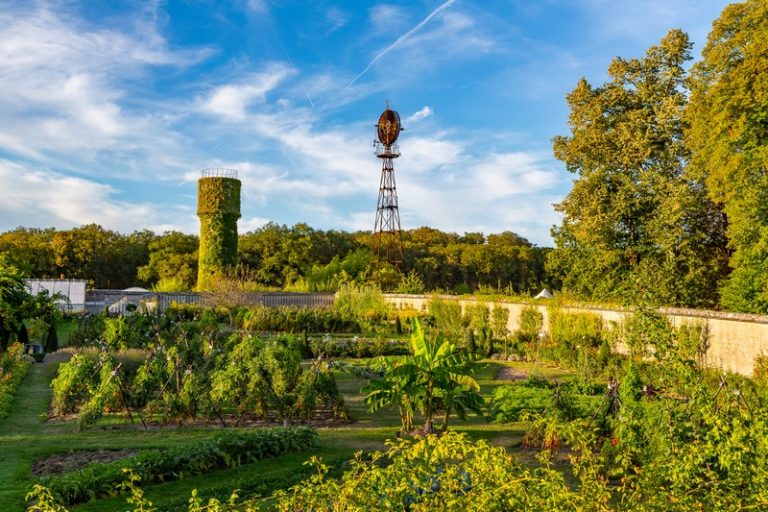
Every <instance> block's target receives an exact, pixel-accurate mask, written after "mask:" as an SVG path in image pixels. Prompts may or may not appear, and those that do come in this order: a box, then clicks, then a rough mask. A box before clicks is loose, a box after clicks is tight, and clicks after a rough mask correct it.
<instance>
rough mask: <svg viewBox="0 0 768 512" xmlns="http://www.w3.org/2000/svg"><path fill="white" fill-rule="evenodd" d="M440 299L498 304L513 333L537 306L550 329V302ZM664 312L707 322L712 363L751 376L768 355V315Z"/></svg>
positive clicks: (423, 300) (613, 319)
mask: <svg viewBox="0 0 768 512" xmlns="http://www.w3.org/2000/svg"><path fill="white" fill-rule="evenodd" d="M439 297H440V298H441V299H446V300H455V301H457V302H458V303H459V304H461V307H462V310H463V309H464V307H465V306H466V305H467V304H472V303H476V302H486V303H487V304H488V307H489V308H493V307H494V306H496V305H500V306H503V307H505V308H507V309H508V310H509V322H508V323H507V328H508V329H509V331H510V332H514V331H516V330H518V329H519V327H520V312H521V311H522V310H523V309H524V308H526V307H531V306H533V307H536V308H537V309H538V310H539V311H541V313H542V314H543V316H544V330H545V331H548V330H549V312H548V311H547V301H546V300H542V301H540V302H534V303H529V304H524V303H517V302H506V301H491V300H488V301H486V300H483V299H474V298H460V297H456V296H451V295H441V296H439ZM431 299H432V296H429V295H398V294H386V295H385V300H386V301H387V302H388V303H391V304H395V305H397V306H398V307H400V308H403V307H413V308H415V309H419V310H427V309H428V304H429V301H430V300H431ZM561 309H562V310H565V311H572V312H574V313H578V312H589V313H593V314H597V315H599V316H600V317H602V319H603V322H604V325H606V326H607V327H609V328H610V327H611V326H612V325H616V324H618V323H620V322H621V321H622V319H623V317H624V316H625V315H626V314H628V311H627V310H620V309H608V308H600V307H594V306H587V305H585V306H561ZM661 312H662V313H663V314H665V315H667V317H668V318H669V320H670V322H671V323H672V325H674V326H675V327H679V326H680V325H683V324H699V325H702V324H703V325H704V326H705V328H706V333H707V335H708V345H709V348H708V350H707V353H706V362H707V364H708V365H710V366H714V367H718V368H721V369H723V370H727V371H731V372H735V373H740V374H743V375H747V376H750V375H752V368H753V365H754V361H755V357H757V356H758V355H761V354H765V355H768V316H765V315H750V314H743V313H724V312H720V311H707V310H698V309H673V308H662V309H661Z"/></svg>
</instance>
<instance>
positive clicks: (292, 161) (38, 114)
mask: <svg viewBox="0 0 768 512" xmlns="http://www.w3.org/2000/svg"><path fill="white" fill-rule="evenodd" d="M727 3H728V2H725V1H719V0H612V1H611V0H571V1H567V0H539V1H533V0H519V1H518V0H448V1H445V0H442V1H441V0H412V1H408V2H398V1H393V2H388V3H376V2H363V1H330V0H319V1H316V2H312V1H292V0H274V1H273V0H239V1H231V2H223V1H213V0H211V1H205V0H168V1H166V2H159V1H156V2H151V1H134V2H131V1H117V0H115V1H109V2H106V1H103V2H97V1H83V2H78V1H74V0H71V1H70V0H67V1H64V0H59V1H55V2H53V1H51V2H46V1H17V2H8V1H3V0H0V63H1V64H0V98H2V101H0V182H1V183H2V184H3V187H2V188H0V230H2V231H4V230H8V229H13V228H15V227H17V226H20V225H22V226H26V227H48V226H54V227H57V228H68V227H72V226H78V225H82V224H86V223H91V222H96V223H99V224H101V225H102V226H104V227H106V228H110V229H116V230H118V231H121V232H129V231H133V230H135V229H144V228H149V229H152V230H155V231H158V232H162V231H164V230H169V229H176V230H181V231H185V232H192V233H194V232H197V230H198V220H197V218H196V216H195V208H196V197H195V195H196V180H197V178H198V176H199V171H200V169H202V168H206V167H230V168H234V169H237V170H238V171H239V172H240V177H241V179H242V181H243V198H242V203H243V207H242V210H243V217H242V219H241V220H240V223H239V229H240V232H241V233H242V232H246V231H248V230H251V229H255V228H257V227H259V226H261V225H263V224H264V223H265V222H267V221H270V220H272V221H275V222H278V223H281V224H282V223H285V224H289V225H291V224H294V223H296V222H307V223H309V224H310V225H311V226H313V227H316V228H322V229H330V228H333V229H345V230H356V229H372V227H373V221H374V214H375V207H376V198H377V189H378V180H379V174H380V165H381V163H380V161H378V160H377V159H376V158H375V157H374V156H373V153H372V147H371V143H372V140H373V138H374V135H375V134H374V124H375V122H376V120H377V118H378V116H379V114H380V113H381V111H382V110H383V108H384V105H385V100H386V99H389V100H390V102H391V104H392V107H393V108H394V109H396V110H397V111H398V112H399V113H400V115H401V118H402V119H403V125H404V127H405V131H404V132H403V133H402V134H401V136H400V141H399V142H400V147H401V151H402V157H401V158H400V159H398V160H396V161H395V170H396V176H397V186H398V192H399V198H400V216H401V220H402V225H403V228H406V229H407V228H414V227H418V226H422V225H428V226H433V227H437V228H440V229H442V230H446V231H454V232H458V233H463V232H465V231H483V232H486V233H491V232H500V231H504V230H512V231H515V232H517V233H519V234H521V235H523V236H525V237H527V238H528V239H529V240H531V241H533V242H535V243H537V244H540V245H550V244H551V239H550V235H549V228H550V227H551V226H552V225H553V224H557V223H558V222H559V220H558V217H557V214H556V213H555V212H554V210H553V208H552V203H556V202H558V201H559V200H561V199H562V198H563V197H564V196H565V194H567V192H568V190H569V189H570V184H571V180H572V179H573V177H572V176H571V175H569V174H568V173H567V172H566V171H565V169H564V166H563V165H562V164H561V163H559V162H557V161H556V160H554V158H553V157H552V152H551V146H550V139H551V138H552V137H553V136H555V135H560V134H567V133H568V132H567V115H568V109H567V105H566V103H565V99H564V98H565V95H566V94H567V92H568V91H570V90H571V89H572V88H573V87H574V86H575V84H576V82H577V80H578V79H579V78H580V77H582V76H584V77H586V78H587V79H588V80H589V81H590V82H593V83H601V82H602V81H604V80H605V77H606V74H605V72H606V69H607V66H608V63H609V62H610V60H611V59H612V58H613V57H615V56H617V55H621V56H623V57H633V56H640V55H642V54H643V53H644V51H645V49H646V48H647V47H648V46H650V45H652V44H655V43H656V42H658V40H659V38H661V37H662V36H663V35H664V34H665V33H666V32H667V30H669V29H671V28H682V29H683V30H685V31H686V32H688V33H689V34H690V36H691V38H692V40H693V42H694V43H695V47H694V55H695V56H698V55H699V52H700V51H701V48H702V46H703V44H704V43H705V41H706V35H707V33H708V31H709V28H710V26H711V23H712V21H713V20H714V19H716V18H717V16H718V15H719V13H720V12H721V10H722V8H723V7H724V6H725V5H726V4H727Z"/></svg>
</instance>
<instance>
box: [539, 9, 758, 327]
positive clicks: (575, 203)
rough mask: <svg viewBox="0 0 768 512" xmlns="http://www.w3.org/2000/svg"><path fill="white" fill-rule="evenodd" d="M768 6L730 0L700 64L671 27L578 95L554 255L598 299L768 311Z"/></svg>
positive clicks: (573, 284)
mask: <svg viewBox="0 0 768 512" xmlns="http://www.w3.org/2000/svg"><path fill="white" fill-rule="evenodd" d="M766 41H768V2H766V1H765V0H748V1H745V2H742V3H736V4H732V5H729V6H727V7H726V8H725V10H724V11H723V12H722V14H721V16H720V18H719V19H718V20H716V21H715V22H714V24H713V28H712V32H711V33H710V34H709V39H708V42H707V45H706V47H705V48H704V50H703V52H702V59H701V60H700V61H699V62H696V63H695V64H694V65H693V66H689V62H690V61H691V53H690V50H691V46H692V45H691V43H690V41H689V39H688V36H687V35H686V34H685V33H684V32H682V31H680V30H672V31H670V32H669V33H668V34H667V35H666V36H665V37H664V38H663V39H662V40H661V41H660V43H659V44H658V45H654V46H651V47H650V48H649V49H648V50H647V52H646V54H645V55H644V56H643V57H640V58H632V59H625V58H621V57H618V58H616V59H614V60H613V61H612V62H611V64H610V66H609V67H608V77H609V79H608V81H607V82H605V83H603V84H602V85H597V86H596V85H592V84H590V83H589V82H587V81H586V80H585V79H582V80H581V81H579V83H578V84H577V85H576V87H575V88H574V89H573V91H572V92H571V93H570V94H569V95H568V96H567V101H568V104H569V106H570V116H569V125H570V132H571V133H570V134H569V135H567V136H560V137H555V139H554V140H553V147H554V153H555V156H556V158H558V159H559V160H561V161H563V162H564V163H565V165H566V167H567V169H568V171H570V172H572V173H574V174H575V175H576V176H577V178H576V180H575V181H574V185H573V188H572V190H571V191H570V193H569V194H568V195H567V197H566V198H565V199H564V200H563V201H562V202H561V203H559V204H558V205H556V209H557V210H558V211H559V212H560V213H561V214H562V215H563V221H562V223H561V224H560V225H559V226H557V227H555V228H554V229H553V238H554V240H555V244H556V249H555V250H553V251H552V252H551V254H550V255H549V259H548V270H549V272H550V273H551V275H552V276H556V277H559V278H560V279H562V285H563V288H564V289H567V290H570V291H571V292H573V293H574V294H576V295H578V296H580V297H582V298H586V299H591V300H598V301H603V300H613V301H626V302H636V301H638V300H642V301H644V302H646V303H650V304H666V305H673V306H692V307H723V308H725V309H729V310H736V311H746V312H754V313H766V312H768V73H766V72H765V71H766V69H768V68H767V67H766V66H768V47H767V46H766Z"/></svg>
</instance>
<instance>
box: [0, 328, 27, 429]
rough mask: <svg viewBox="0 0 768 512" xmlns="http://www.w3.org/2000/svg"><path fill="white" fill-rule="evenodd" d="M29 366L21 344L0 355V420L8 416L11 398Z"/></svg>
mask: <svg viewBox="0 0 768 512" xmlns="http://www.w3.org/2000/svg"><path fill="white" fill-rule="evenodd" d="M31 366H32V363H31V362H30V360H29V357H28V356H25V355H24V346H23V345H22V344H21V343H14V344H13V345H11V346H10V347H8V349H7V350H6V351H5V352H4V353H2V354H0V419H2V418H5V417H6V416H8V413H9V412H10V409H11V405H12V403H13V397H14V396H15V395H16V392H17V391H18V389H19V385H20V384H21V381H22V380H23V379H24V377H25V376H26V375H27V373H28V372H29V369H30V367H31Z"/></svg>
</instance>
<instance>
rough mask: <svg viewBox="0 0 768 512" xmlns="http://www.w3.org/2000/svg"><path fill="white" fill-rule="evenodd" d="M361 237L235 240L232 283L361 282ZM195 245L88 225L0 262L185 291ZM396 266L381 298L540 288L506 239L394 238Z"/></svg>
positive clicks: (14, 240)
mask: <svg viewBox="0 0 768 512" xmlns="http://www.w3.org/2000/svg"><path fill="white" fill-rule="evenodd" d="M370 238H371V234H370V232H356V233H350V232H344V231H334V230H329V231H323V230H315V229H312V228H311V227H309V226H307V225H306V224H296V225H295V226H293V227H288V226H285V225H282V226H281V225H278V224H274V223H269V224H267V225H265V226H263V227H261V228H259V229H257V230H255V231H251V232H248V233H244V234H242V235H240V237H239V244H238V266H237V268H236V269H233V272H232V275H231V276H229V277H233V278H235V279H234V280H236V281H237V282H238V283H241V285H242V286H244V287H245V288H246V289H250V290H253V291H259V290H278V289H284V290H291V291H336V290H337V289H338V287H339V286H340V285H341V284H344V283H350V282H356V283H363V282H366V281H368V280H369V279H370V278H371V277H372V276H371V275H370V268H369V259H370ZM198 242H199V240H198V237H197V236H196V235H188V234H184V233H180V232H175V231H172V232H166V233H164V234H162V235H156V234H154V233H152V232H150V231H136V232H134V233H131V234H127V235H124V234H120V233H117V232H115V231H110V230H106V229H104V228H102V227H101V226H98V225H96V224H90V225H87V226H82V227H79V228H74V229H70V230H55V229H53V228H48V229H29V228H17V229H15V230H13V231H8V232H5V233H2V234H0V255H2V256H1V257H2V259H3V260H5V263H6V264H7V265H11V266H13V267H15V268H17V269H19V270H20V271H21V272H22V273H24V274H25V275H27V276H30V277H40V278H44V277H48V278H57V277H61V276H63V277H65V278H67V279H86V280H88V281H89V285H90V286H92V287H94V288H114V289H123V288H127V287H130V286H143V287H147V288H153V289H155V290H157V291H182V290H191V289H193V288H194V286H195V280H196V278H197V257H198V253H197V251H198ZM403 246H404V249H405V261H404V262H403V264H402V266H401V267H400V270H399V272H398V271H396V270H395V269H392V268H389V269H385V270H384V271H383V272H382V276H381V284H382V285H383V287H384V288H386V289H388V290H390V291H400V292H404V293H423V292H427V291H444V292H451V293H470V292H477V291H478V290H479V291H482V290H484V289H485V290H489V291H490V290H493V291H495V292H504V293H510V294H529V293H531V292H537V291H539V290H540V289H541V287H543V286H545V285H547V282H546V281H547V280H546V278H545V275H546V274H545V270H544V266H545V260H546V253H547V252H548V251H549V249H545V248H541V247H536V246H535V245H533V244H531V243H530V242H528V241H527V240H526V239H525V238H522V237H520V236H518V235H516V234H514V233H511V232H504V233H500V234H492V235H487V236H486V235H484V234H482V233H465V234H464V235H457V234H455V233H445V232H442V231H439V230H436V229H432V228H427V227H421V228H417V229H412V230H406V231H403Z"/></svg>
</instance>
